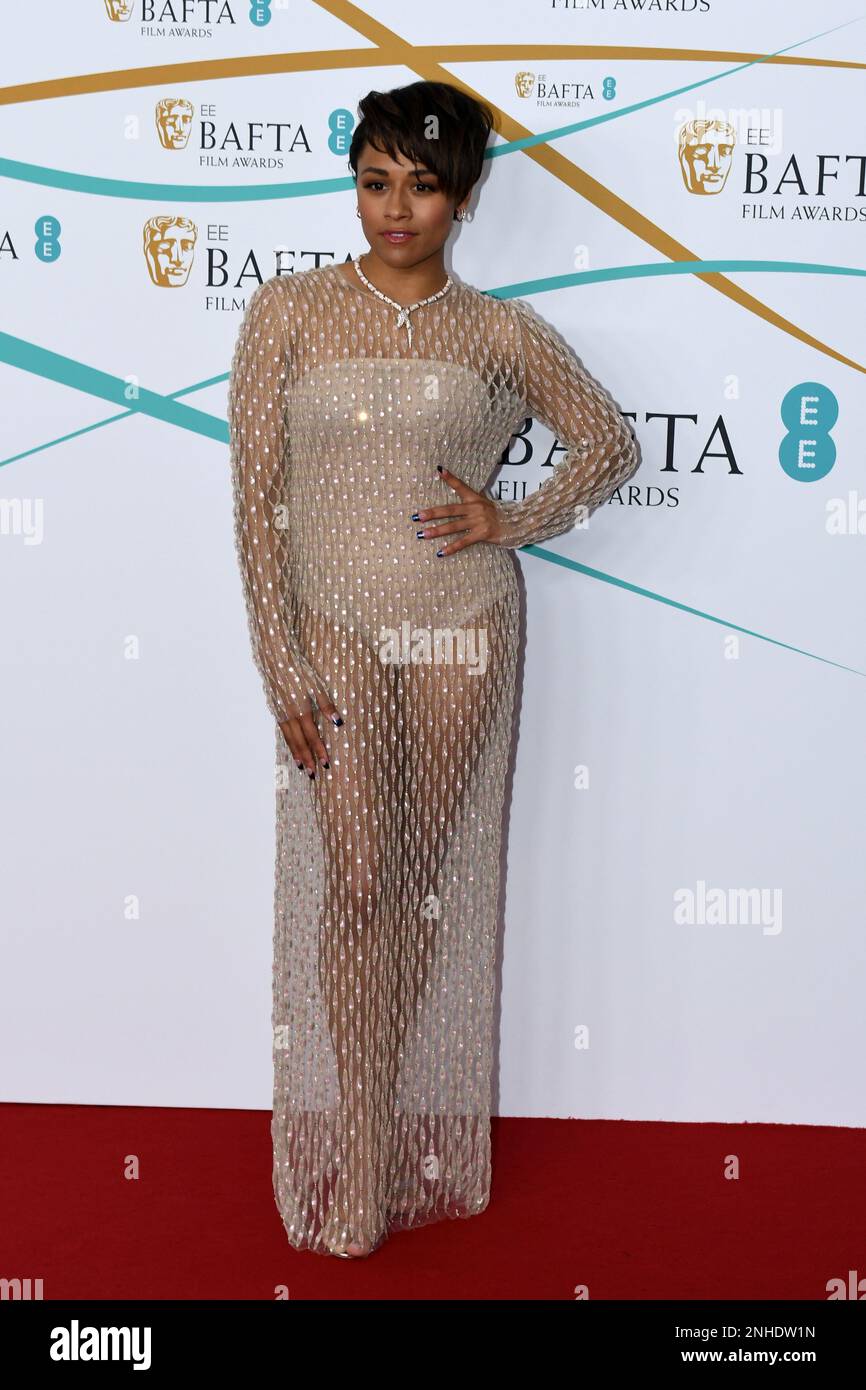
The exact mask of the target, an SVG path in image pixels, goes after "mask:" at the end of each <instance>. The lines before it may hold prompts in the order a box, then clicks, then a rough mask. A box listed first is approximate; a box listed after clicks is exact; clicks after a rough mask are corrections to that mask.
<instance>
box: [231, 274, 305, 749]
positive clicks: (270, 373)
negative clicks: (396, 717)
mask: <svg viewBox="0 0 866 1390" xmlns="http://www.w3.org/2000/svg"><path fill="white" fill-rule="evenodd" d="M277 295H278V291H275V289H274V287H273V285H272V284H270V283H269V282H268V281H265V282H264V283H263V284H261V285H259V286H258V287H257V289H256V290H255V291H254V293H253V295H252V297H251V298H250V301H249V303H248V305H247V307H246V311H245V313H244V317H243V320H242V323H241V327H240V330H239V333H238V337H237V342H236V344H235V350H234V355H233V357H232V365H231V371H230V374H229V387H228V425H229V455H230V460H231V475H232V496H233V513H234V532H235V542H236V548H237V555H238V562H239V565H240V572H241V579H242V583H243V593H244V598H245V601H246V608H247V618H248V623H249V630H250V637H251V641H252V648H253V658H254V660H255V664H256V666H257V668H258V670H259V674H260V675H261V677H262V681H263V684H264V689H265V695H266V699H267V704H268V708H269V710H270V712H271V713H272V714H273V716H274V718H275V719H276V720H277V722H278V723H283V721H284V720H286V719H289V718H291V717H292V716H297V715H300V714H303V713H309V711H310V705H309V697H310V696H312V697H313V698H314V699H315V698H316V695H317V692H318V691H321V690H323V689H324V687H323V685H322V682H321V680H320V679H319V677H318V675H317V673H316V672H315V670H314V669H313V667H312V666H311V665H310V663H309V661H308V660H307V659H306V657H305V656H304V654H303V652H302V651H301V650H300V647H299V644H298V640H297V637H296V635H295V633H294V632H293V631H292V628H291V626H290V623H289V621H288V618H287V610H286V603H285V597H284V576H285V567H286V545H287V538H288V533H287V530H286V522H285V518H286V514H287V509H286V507H285V505H284V483H285V476H286V474H285V470H286V469H287V468H288V466H289V439H288V431H287V427H286V416H285V392H286V380H287V374H288V372H287V352H286V335H285V328H284V324H283V321H282V318H281V315H280V310H279V304H278V302H277Z"/></svg>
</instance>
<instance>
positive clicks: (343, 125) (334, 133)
mask: <svg viewBox="0 0 866 1390" xmlns="http://www.w3.org/2000/svg"><path fill="white" fill-rule="evenodd" d="M354 123H355V122H354V118H353V116H352V113H351V111H346V110H345V108H344V109H343V110H339V109H338V110H337V111H332V112H331V114H330V116H329V117H328V129H329V131H330V132H331V133H330V135H329V136H328V149H329V150H330V151H331V154H348V153H349V146H350V145H351V143H352V126H353V125H354Z"/></svg>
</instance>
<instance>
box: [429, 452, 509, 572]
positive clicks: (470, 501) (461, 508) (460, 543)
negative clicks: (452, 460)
mask: <svg viewBox="0 0 866 1390" xmlns="http://www.w3.org/2000/svg"><path fill="white" fill-rule="evenodd" d="M439 471H440V473H441V474H442V479H443V481H444V482H446V483H447V484H448V486H449V487H451V488H453V489H454V491H455V492H456V493H457V500H456V501H455V502H449V503H448V504H447V505H446V506H444V507H423V508H422V509H421V510H420V511H418V512H416V513H415V519H416V520H417V521H421V522H423V523H424V525H423V527H422V530H423V533H424V534H423V539H424V540H439V538H440V537H441V536H453V535H458V539H457V540H453V541H449V542H447V543H446V544H445V545H443V546H440V547H439V549H438V550H437V552H436V553H437V554H438V555H456V554H457V552H458V550H464V549H465V548H466V546H467V545H475V543H476V542H477V541H493V542H494V543H495V542H497V541H499V540H501V539H502V527H501V524H500V521H499V516H498V514H497V511H496V506H495V504H494V503H493V502H492V501H491V499H490V498H489V497H487V496H486V495H485V494H484V493H483V492H476V491H475V489H474V488H472V487H470V486H469V484H468V483H464V482H463V479H462V478H458V477H457V476H456V475H455V474H454V473H451V472H450V471H449V470H448V469H447V468H445V467H441V468H440V469H439ZM443 517H447V518H448V520H447V521H445V522H443V521H442V520H441V518H443ZM458 533H459V534H458Z"/></svg>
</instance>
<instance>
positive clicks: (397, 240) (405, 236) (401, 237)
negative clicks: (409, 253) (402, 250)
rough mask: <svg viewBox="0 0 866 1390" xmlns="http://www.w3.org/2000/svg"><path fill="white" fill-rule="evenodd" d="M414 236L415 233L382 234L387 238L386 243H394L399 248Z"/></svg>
mask: <svg viewBox="0 0 866 1390" xmlns="http://www.w3.org/2000/svg"><path fill="white" fill-rule="evenodd" d="M414 235H415V233H414V232H383V233H382V236H383V237H384V238H385V240H386V241H392V242H393V243H394V245H395V246H399V245H400V244H401V242H404V241H408V240H409V238H410V237H413V236H414Z"/></svg>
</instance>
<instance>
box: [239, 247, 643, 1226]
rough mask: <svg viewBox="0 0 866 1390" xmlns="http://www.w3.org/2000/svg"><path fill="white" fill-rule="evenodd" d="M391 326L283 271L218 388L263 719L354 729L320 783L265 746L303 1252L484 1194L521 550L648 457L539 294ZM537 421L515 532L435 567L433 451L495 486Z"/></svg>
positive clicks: (441, 496)
mask: <svg viewBox="0 0 866 1390" xmlns="http://www.w3.org/2000/svg"><path fill="white" fill-rule="evenodd" d="M396 318H397V315H396V313H395V311H394V309H393V307H391V306H390V305H388V304H386V303H384V302H383V301H381V300H380V299H378V298H377V297H376V296H374V295H371V294H370V293H369V291H367V290H365V289H364V288H362V287H361V286H360V285H357V284H355V283H354V281H349V280H348V279H346V277H345V275H344V273H343V271H342V270H341V268H340V267H339V266H338V265H328V266H323V267H318V268H316V269H311V270H306V271H302V272H300V273H297V274H294V275H287V276H275V277H274V278H273V279H271V280H268V281H266V282H265V283H264V284H263V285H261V286H259V287H258V288H257V289H256V290H255V292H254V293H253V295H252V297H251V299H250V301H249V303H248V305H247V309H246V312H245V314H244V318H243V322H242V325H241V328H240V332H239V335H238V339H237V344H236V347H235V352H234V356H233V359H232V367H231V374H230V381H229V398H228V404H229V412H228V413H229V435H230V455H231V466H232V483H233V489H234V492H233V495H234V517H235V540H236V545H237V554H238V561H239V565H240V571H241V576H242V582H243V589H244V596H245V600H246V605H247V612H248V618H249V625H250V633H251V637H252V646H253V654H254V657H255V661H256V664H257V666H258V669H259V672H260V674H261V677H262V680H263V684H264V690H265V696H266V699H267V703H268V708H269V709H270V711H271V713H272V714H273V716H274V718H275V720H277V721H278V723H279V722H280V721H284V720H285V719H287V718H289V717H291V716H292V715H294V714H296V713H298V712H300V711H302V710H304V709H309V697H310V696H312V697H313V699H315V698H316V695H317V693H320V692H323V691H326V692H327V693H328V695H329V696H330V698H331V699H333V701H334V703H335V704H336V706H337V708H338V710H339V713H340V715H341V716H342V718H343V720H344V723H343V726H342V727H341V728H334V727H333V726H332V725H331V724H330V723H329V722H328V721H325V720H323V719H321V718H320V719H319V725H320V728H321V729H322V731H323V738H324V741H325V744H326V746H327V748H328V750H329V755H330V757H329V761H330V768H329V769H325V768H323V767H321V766H317V768H316V776H315V778H313V779H311V778H309V777H308V776H307V775H306V773H304V772H302V771H298V770H297V768H296V766H295V762H294V760H293V758H292V755H291V753H290V751H289V748H288V746H287V744H286V742H285V739H284V738H283V735H282V733H281V731H280V729H279V727H277V729H276V749H277V759H278V763H279V772H280V774H281V775H280V776H279V777H278V781H277V793H276V830H277V842H276V883H275V927H274V965H273V1016H272V1022H273V1028H274V1106H273V1121H272V1135H273V1152H274V1193H275V1197H276V1201H277V1205H278V1208H279V1210H280V1213H281V1216H282V1218H283V1221H284V1223H285V1227H286V1231H287V1234H288V1238H289V1240H290V1242H291V1243H292V1245H294V1246H297V1247H299V1248H312V1249H316V1250H325V1249H329V1248H331V1247H332V1244H333V1241H334V1239H337V1240H343V1241H345V1240H346V1239H354V1240H357V1241H360V1242H362V1243H363V1244H365V1245H366V1246H368V1247H369V1246H373V1245H375V1244H377V1243H378V1242H379V1241H381V1240H382V1239H384V1238H385V1237H386V1236H387V1234H388V1232H389V1231H393V1230H397V1229H401V1228H408V1227H412V1226H418V1225H422V1224H424V1223H426V1222H429V1221H434V1220H439V1219H441V1218H443V1217H456V1216H470V1215H472V1214H474V1213H476V1212H480V1211H482V1210H483V1209H484V1207H485V1206H486V1205H487V1202H488V1200H489V1194H490V1139H489V1132H490V1123H489V1121H490V1097H491V1068H492V1032H493V1027H492V1024H493V985H494V975H495V945H496V929H497V920H498V896H499V887H500V884H499V877H500V850H501V839H502V817H503V799H504V787H505V776H506V769H507V763H508V757H509V751H510V746H511V742H512V738H513V711H514V694H515V671H516V662H517V647H518V630H517V615H518V589H517V581H516V574H515V565H514V560H513V558H512V557H511V556H509V555H508V554H507V551H508V550H509V549H513V548H514V547H517V546H521V545H526V544H528V543H530V542H535V541H541V540H545V539H547V538H548V537H550V536H555V535H557V534H559V533H561V532H563V531H565V530H567V529H568V528H569V527H570V526H572V525H573V524H574V522H575V519H576V517H577V515H578V512H579V509H580V508H581V507H583V506H586V507H589V508H593V507H596V506H598V505H599V504H600V503H602V502H604V501H605V500H606V499H607V498H609V497H610V495H611V494H612V493H613V492H614V490H615V489H616V488H617V487H618V486H619V485H620V484H621V483H622V482H623V481H624V480H625V479H626V478H628V477H629V476H630V475H631V474H632V473H633V472H634V469H635V467H636V464H637V459H636V448H635V444H634V439H633V436H632V434H631V432H630V430H629V428H628V427H627V425H626V423H625V421H624V420H623V418H622V417H621V416H620V414H619V412H618V411H617V409H616V407H615V405H614V404H613V402H612V400H611V399H610V397H609V396H608V394H607V393H606V392H605V391H604V389H603V388H602V387H601V386H600V385H599V384H598V383H597V382H595V381H594V379H593V378H592V377H591V376H590V375H589V374H588V372H587V371H586V370H585V369H584V368H583V367H582V366H581V364H580V362H579V361H578V359H577V357H576V355H575V354H574V352H573V351H572V349H571V348H570V347H569V346H568V344H567V343H566V342H565V340H564V339H562V338H561V337H560V335H559V334H557V333H556V332H555V331H554V330H553V329H551V328H550V327H549V326H548V325H547V324H546V323H545V322H544V320H543V319H542V318H540V316H539V315H538V314H537V313H536V312H535V310H534V309H533V308H532V307H531V306H530V305H529V304H528V303H527V302H525V301H522V300H511V301H500V300H497V299H493V298H491V297H489V296H487V295H484V294H483V293H482V292H481V291H479V290H477V289H474V288H473V287H472V286H469V285H466V284H463V283H461V282H459V281H456V280H455V281H454V283H453V284H452V286H451V287H450V289H449V290H448V292H447V293H446V294H445V295H444V296H443V297H442V299H440V300H438V301H436V302H435V303H433V304H429V305H424V306H422V307H420V308H419V309H417V310H415V311H414V312H413V313H412V316H411V318H412V328H413V334H412V343H411V347H410V346H409V342H408V334H407V331H406V328H405V326H402V327H399V328H398V327H397V326H396ZM530 416H534V417H535V418H537V419H538V420H540V421H542V422H543V423H544V424H546V425H547V426H548V427H549V428H550V429H551V430H552V431H553V432H554V433H555V434H556V436H557V437H558V439H559V441H560V444H561V445H563V446H565V450H566V451H565V453H564V454H563V455H562V457H561V459H560V461H559V462H558V464H557V465H556V466H555V467H554V468H553V470H552V472H551V474H550V476H549V477H548V478H547V479H546V481H545V482H544V484H543V485H542V486H541V487H540V488H539V489H538V490H537V491H536V492H534V493H533V494H531V495H530V496H529V497H527V498H525V499H524V500H522V501H520V502H510V503H497V504H496V506H497V512H498V515H499V518H500V521H501V524H502V526H503V536H502V540H501V541H500V542H499V543H492V542H481V543H478V544H475V545H471V546H468V547H467V548H466V549H464V550H462V551H459V552H457V553H456V554H454V555H450V556H444V557H441V558H440V557H438V556H437V555H436V550H437V549H439V548H440V547H441V546H442V545H443V544H444V543H446V542H444V541H443V540H441V539H439V540H437V539H419V538H418V537H417V535H416V532H417V531H418V530H419V529H420V527H419V523H418V522H413V521H412V520H411V515H412V513H413V512H415V511H417V510H419V509H424V508H425V507H433V506H439V505H442V504H443V503H450V502H453V501H454V500H455V496H456V494H455V493H454V491H453V490H452V489H451V488H450V487H448V486H447V484H446V483H445V482H444V481H443V479H442V478H441V476H440V474H439V473H438V472H437V470H436V465H437V463H443V464H444V465H445V466H446V467H447V468H449V469H450V470H451V471H452V472H453V473H455V474H456V475H457V476H458V477H460V478H462V479H464V480H465V481H466V482H467V483H468V484H469V485H470V486H471V487H473V488H475V489H476V490H477V491H483V490H484V489H485V488H486V486H487V485H488V484H489V481H490V478H491V475H492V473H493V472H494V471H495V469H496V468H497V466H498V464H499V463H500V461H501V459H502V456H503V452H504V450H505V449H506V447H507V446H508V443H509V440H510V439H511V436H512V434H513V432H514V431H516V430H518V429H519V428H520V427H521V426H522V425H523V422H524V421H525V420H526V419H527V418H528V417H530ZM422 524H423V523H422ZM430 524H431V525H435V524H436V523H435V522H434V523H430ZM450 539H453V537H451V538H450ZM437 633H438V636H437Z"/></svg>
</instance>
